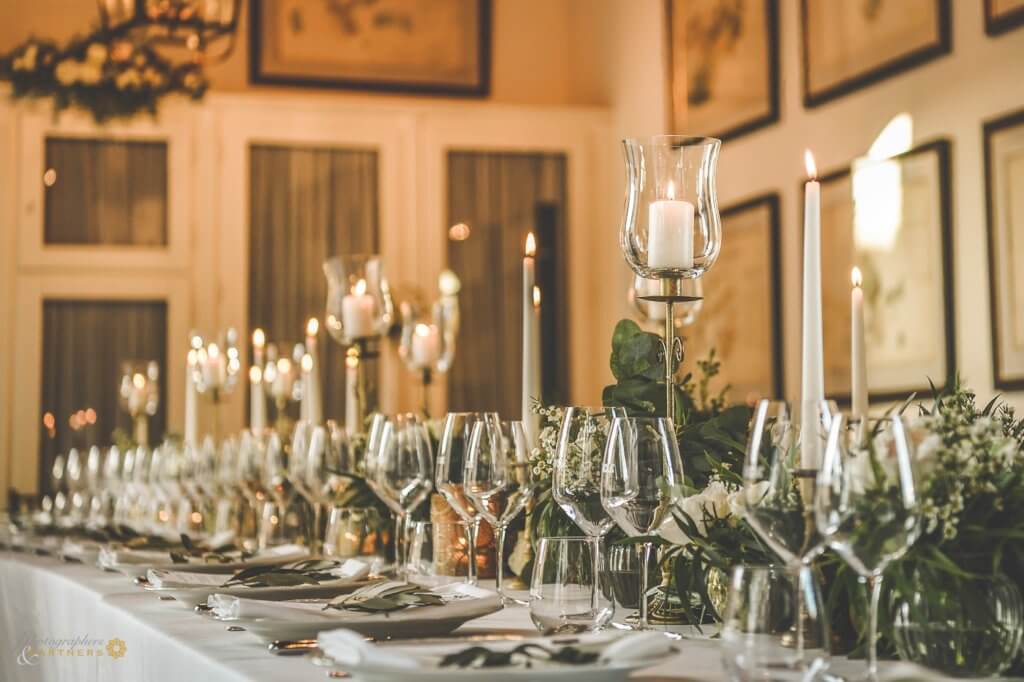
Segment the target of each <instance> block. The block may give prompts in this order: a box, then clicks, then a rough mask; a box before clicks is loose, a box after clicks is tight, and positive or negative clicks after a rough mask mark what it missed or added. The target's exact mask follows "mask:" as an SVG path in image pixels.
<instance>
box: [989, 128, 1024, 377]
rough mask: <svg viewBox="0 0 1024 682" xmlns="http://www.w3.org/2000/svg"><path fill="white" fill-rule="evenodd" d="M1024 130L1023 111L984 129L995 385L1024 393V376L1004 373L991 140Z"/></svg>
mask: <svg viewBox="0 0 1024 682" xmlns="http://www.w3.org/2000/svg"><path fill="white" fill-rule="evenodd" d="M1017 126H1024V109H1021V110H1019V111H1014V112H1011V113H1009V114H1004V115H1002V116H999V117H997V118H994V119H990V120H988V121H986V122H985V123H984V125H983V126H982V138H983V140H984V145H983V146H984V155H985V227H986V235H987V237H988V249H987V251H988V285H989V296H988V302H989V327H990V328H989V332H990V337H989V338H990V339H991V344H992V346H991V347H992V383H993V385H994V386H995V388H997V389H999V390H1003V391H1019V390H1024V373H1022V374H1020V375H1019V376H1006V375H1005V373H1004V372H1003V369H1002V353H1001V352H1000V349H999V339H1000V333H999V328H1000V316H999V307H1000V306H999V299H998V296H999V291H1000V286H999V282H998V281H996V280H997V278H996V269H997V268H996V210H997V207H996V196H995V177H994V176H995V173H994V172H993V162H994V161H995V159H994V150H993V148H992V138H993V137H994V136H995V134H996V133H998V132H1000V131H1002V130H1006V129H1008V128H1015V127H1017Z"/></svg>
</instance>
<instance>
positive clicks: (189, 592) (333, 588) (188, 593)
mask: <svg viewBox="0 0 1024 682" xmlns="http://www.w3.org/2000/svg"><path fill="white" fill-rule="evenodd" d="M225 580H227V578H226V577H225ZM372 582H375V581H374V580H369V579H366V578H361V579H358V580H350V579H344V580H331V581H329V582H324V583H321V584H319V585H290V586H287V587H220V586H217V585H205V586H204V585H197V586H195V587H152V586H150V587H146V591H147V592H152V593H154V594H157V595H159V596H161V597H163V596H168V597H174V599H175V600H177V602H178V603H179V604H181V605H182V606H184V607H185V608H188V609H194V608H195V607H197V606H199V605H200V604H205V603H206V599H207V598H208V597H209V596H210V595H211V594H213V593H214V592H216V593H218V594H228V595H231V596H234V597H248V598H249V599H264V600H268V601H284V600H286V599H330V598H332V597H337V596H338V595H339V594H347V593H349V592H354V591H355V590H358V589H359V588H360V587H365V586H367V585H369V584H370V583H372Z"/></svg>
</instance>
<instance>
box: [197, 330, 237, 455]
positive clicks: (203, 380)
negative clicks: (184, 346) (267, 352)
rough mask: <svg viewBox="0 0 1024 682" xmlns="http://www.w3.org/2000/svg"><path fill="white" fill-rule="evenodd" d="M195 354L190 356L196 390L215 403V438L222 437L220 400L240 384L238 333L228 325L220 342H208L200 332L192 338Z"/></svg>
mask: <svg viewBox="0 0 1024 682" xmlns="http://www.w3.org/2000/svg"><path fill="white" fill-rule="evenodd" d="M192 347H193V349H194V350H195V353H194V354H190V355H189V363H190V365H191V367H192V381H193V384H194V385H195V388H196V392H197V393H199V395H201V396H204V397H206V398H207V399H208V400H209V401H210V403H211V405H212V406H213V437H214V440H218V439H219V437H220V429H219V422H220V403H221V401H222V400H223V399H224V396H227V395H230V394H231V393H232V392H233V391H234V390H235V386H236V385H237V383H238V373H239V371H241V369H242V360H241V357H240V356H239V352H238V332H237V331H235V330H234V329H233V328H229V329H228V330H227V331H225V332H224V333H223V334H222V335H221V336H220V343H219V344H218V343H216V342H213V341H211V342H209V343H205V344H204V341H203V338H202V337H201V336H198V335H194V336H193V337H192Z"/></svg>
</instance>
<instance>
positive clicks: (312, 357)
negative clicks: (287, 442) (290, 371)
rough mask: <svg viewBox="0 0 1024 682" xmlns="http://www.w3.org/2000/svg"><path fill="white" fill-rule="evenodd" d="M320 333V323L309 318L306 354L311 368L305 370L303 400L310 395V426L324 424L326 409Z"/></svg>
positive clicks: (308, 411) (313, 318) (308, 407)
mask: <svg viewBox="0 0 1024 682" xmlns="http://www.w3.org/2000/svg"><path fill="white" fill-rule="evenodd" d="M319 331H320V321H319V320H317V319H316V318H315V317H311V318H309V322H307V323H306V353H307V354H308V356H309V364H310V367H309V369H308V370H306V368H305V366H303V370H305V374H304V380H305V382H306V390H305V391H303V399H305V397H306V396H307V395H308V396H309V404H308V406H307V408H306V419H307V420H308V421H309V423H310V424H314V425H318V424H321V423H323V420H324V408H323V395H322V391H321V389H320V356H319V350H318V348H317V334H318V333H319Z"/></svg>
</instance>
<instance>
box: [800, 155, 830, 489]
mask: <svg viewBox="0 0 1024 682" xmlns="http://www.w3.org/2000/svg"><path fill="white" fill-rule="evenodd" d="M805 161H806V163H807V175H808V176H809V177H810V180H808V181H807V184H806V185H805V187H804V291H803V296H804V300H803V354H802V358H801V360H802V362H801V368H802V371H801V381H802V386H801V392H800V401H801V410H800V413H801V422H800V465H801V467H803V468H804V469H817V468H818V466H819V465H820V463H821V455H822V451H823V442H822V438H821V437H822V434H821V426H820V421H819V419H818V406H819V404H820V403H821V401H822V400H824V398H825V370H824V362H823V351H822V341H821V338H822V335H821V184H820V183H819V182H818V181H817V174H818V173H817V168H816V167H815V165H814V157H813V156H811V153H810V151H808V152H806V154H805Z"/></svg>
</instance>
